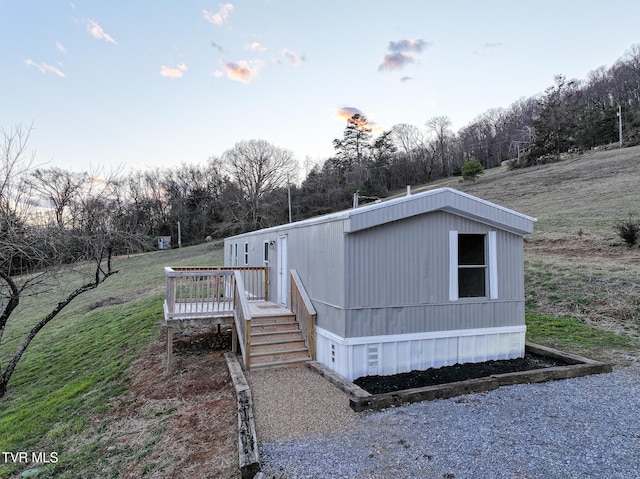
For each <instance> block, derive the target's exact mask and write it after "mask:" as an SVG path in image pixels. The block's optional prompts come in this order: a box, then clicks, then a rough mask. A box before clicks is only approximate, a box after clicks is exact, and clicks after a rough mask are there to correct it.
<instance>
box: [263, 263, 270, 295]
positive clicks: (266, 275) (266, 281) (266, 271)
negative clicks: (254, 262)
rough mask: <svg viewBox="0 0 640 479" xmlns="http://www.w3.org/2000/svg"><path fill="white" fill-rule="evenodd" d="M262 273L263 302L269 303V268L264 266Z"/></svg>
mask: <svg viewBox="0 0 640 479" xmlns="http://www.w3.org/2000/svg"><path fill="white" fill-rule="evenodd" d="M263 271H264V300H265V301H269V267H268V266H265V267H264V268H263Z"/></svg>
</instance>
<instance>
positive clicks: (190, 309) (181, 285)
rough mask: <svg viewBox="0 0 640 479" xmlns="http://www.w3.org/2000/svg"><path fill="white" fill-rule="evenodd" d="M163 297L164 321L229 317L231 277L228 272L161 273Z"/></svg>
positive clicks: (168, 269) (170, 270)
mask: <svg viewBox="0 0 640 479" xmlns="http://www.w3.org/2000/svg"><path fill="white" fill-rule="evenodd" d="M164 271H165V275H166V277H167V296H166V299H165V303H164V309H165V311H164V312H165V320H187V319H201V318H211V317H216V316H231V315H233V290H234V285H235V276H234V273H233V271H232V270H220V269H212V268H209V269H205V268H202V269H196V268H171V267H166V268H165V269H164Z"/></svg>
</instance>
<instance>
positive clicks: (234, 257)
mask: <svg viewBox="0 0 640 479" xmlns="http://www.w3.org/2000/svg"><path fill="white" fill-rule="evenodd" d="M231 265H232V266H238V243H234V244H233V254H232V257H231Z"/></svg>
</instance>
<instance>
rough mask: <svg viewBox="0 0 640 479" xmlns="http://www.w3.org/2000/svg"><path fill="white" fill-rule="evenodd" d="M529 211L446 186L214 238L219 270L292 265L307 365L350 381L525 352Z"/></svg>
mask: <svg viewBox="0 0 640 479" xmlns="http://www.w3.org/2000/svg"><path fill="white" fill-rule="evenodd" d="M534 222H535V218H531V217H529V216H526V215H524V214H521V213H518V212H516V211H513V210H510V209H507V208H504V207H502V206H499V205H496V204H493V203H490V202H488V201H485V200H482V199H480V198H477V197H474V196H472V195H469V194H466V193H463V192H460V191H457V190H455V189H452V188H440V189H435V190H430V191H426V192H422V193H419V194H407V195H406V196H403V197H400V198H396V199H392V200H389V201H384V202H381V203H377V204H370V205H365V206H362V207H360V208H354V209H350V210H346V211H342V212H338V213H333V214H329V215H325V216H320V217H316V218H311V219H307V220H303V221H298V222H295V223H290V224H286V225H281V226H276V227H272V228H267V229H263V230H258V231H253V232H250V233H245V234H241V235H237V236H233V237H230V238H227V239H226V240H225V246H224V247H225V266H228V267H231V268H232V267H234V266H267V267H268V273H269V274H268V277H269V285H268V290H269V291H268V292H269V298H270V300H271V301H273V302H277V303H280V304H281V305H283V306H289V302H290V298H289V288H290V281H289V274H290V270H296V271H297V273H298V275H299V278H300V279H301V281H302V283H303V285H304V288H305V289H306V292H307V293H308V295H309V297H310V299H311V302H312V303H313V306H314V307H315V310H316V312H317V316H316V325H315V355H316V359H317V361H319V362H320V363H322V364H324V365H325V366H327V367H328V368H330V369H332V370H334V371H336V372H337V373H339V374H341V375H343V376H345V377H346V378H348V379H350V380H353V379H355V378H358V377H360V376H367V375H378V374H379V375H389V374H396V373H400V372H407V371H411V370H414V369H427V368H430V367H440V366H446V365H451V364H455V363H464V362H480V361H486V360H491V359H511V358H516V357H522V356H523V355H524V344H525V331H526V327H525V320H524V259H523V237H524V235H525V234H529V233H532V232H533V225H534Z"/></svg>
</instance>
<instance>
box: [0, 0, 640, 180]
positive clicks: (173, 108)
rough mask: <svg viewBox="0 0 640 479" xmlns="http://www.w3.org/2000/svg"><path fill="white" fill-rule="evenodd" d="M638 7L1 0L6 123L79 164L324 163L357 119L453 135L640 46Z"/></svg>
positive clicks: (57, 161)
mask: <svg viewBox="0 0 640 479" xmlns="http://www.w3.org/2000/svg"><path fill="white" fill-rule="evenodd" d="M638 18H640V2H638V1H637V0H624V1H622V0H611V1H608V2H602V1H593V0H536V1H527V2H524V1H516V0H509V1H506V0H505V1H499V0H467V1H455V0H453V1H442V0H440V1H431V0H395V1H381V0H369V1H367V0H350V1H344V0H324V1H321V2H320V1H315V2H312V1H306V0H298V1H293V0H239V1H231V2H229V3H226V2H217V1H201V0H174V1H169V0H166V1H161V0H153V1H151V0H135V1H120V0H112V1H108V2H106V1H96V0H91V1H88V0H87V1H83V0H74V1H72V2H69V1H64V0H61V1H54V0H0V127H2V128H4V129H5V130H9V129H11V128H12V127H13V126H15V125H17V124H19V123H22V124H26V125H28V124H31V123H32V122H33V132H32V136H31V140H30V145H29V146H30V147H31V149H33V150H35V152H36V158H37V161H38V163H40V164H46V165H48V166H59V167H62V168H67V169H70V170H74V171H82V170H88V169H89V168H90V167H91V168H99V167H102V168H106V169H110V168H116V167H122V168H124V169H125V170H130V169H137V170H142V169H145V168H152V167H160V168H165V167H171V166H177V165H179V164H180V163H189V164H192V163H203V162H206V160H207V158H209V157H210V156H219V155H221V154H222V153H223V152H224V151H225V150H226V149H228V148H231V147H232V146H233V145H234V144H235V143H236V142H238V141H241V140H249V139H264V140H267V141H269V142H271V143H273V144H275V145H277V146H280V147H283V148H287V149H289V150H291V151H293V152H294V154H295V155H296V157H297V158H298V160H299V161H300V162H301V163H302V162H304V160H305V158H306V157H309V158H310V160H311V161H312V162H317V161H319V160H323V159H326V158H327V157H329V156H330V155H331V154H332V152H333V148H332V140H333V139H334V138H340V137H341V136H342V133H343V131H344V127H345V125H346V122H345V118H344V117H345V115H347V114H350V113H353V112H361V113H362V114H364V115H365V116H366V117H367V118H368V119H369V120H370V121H371V122H373V123H374V124H375V125H376V126H377V127H378V128H379V129H389V128H391V127H392V126H393V125H394V124H397V123H409V124H413V125H415V126H418V127H420V128H423V126H424V123H425V122H426V121H427V120H428V119H429V118H432V117H434V116H442V115H444V116H448V117H449V118H450V119H451V121H452V124H453V128H454V130H456V131H457V130H458V129H459V128H461V127H464V126H465V125H467V124H469V123H470V122H471V121H472V120H473V119H474V118H475V117H477V116H478V115H480V114H482V113H484V112H485V111H487V110H488V109H490V108H496V107H508V106H509V105H510V104H511V103H513V102H514V101H516V100H518V99H519V98H521V97H529V96H533V95H535V94H538V93H541V92H543V91H544V89H545V88H546V87H548V86H550V85H552V84H553V77H554V75H556V74H564V75H566V76H567V77H568V78H578V79H584V78H586V76H587V74H588V72H589V71H592V70H595V69H596V68H597V67H599V66H602V65H606V66H607V67H609V66H611V65H612V64H613V63H615V61H616V60H617V59H618V58H620V57H622V56H623V55H624V53H625V52H626V51H627V50H628V49H629V48H630V47H631V46H632V45H634V44H636V43H640V30H639V29H638V25H637V22H638Z"/></svg>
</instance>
